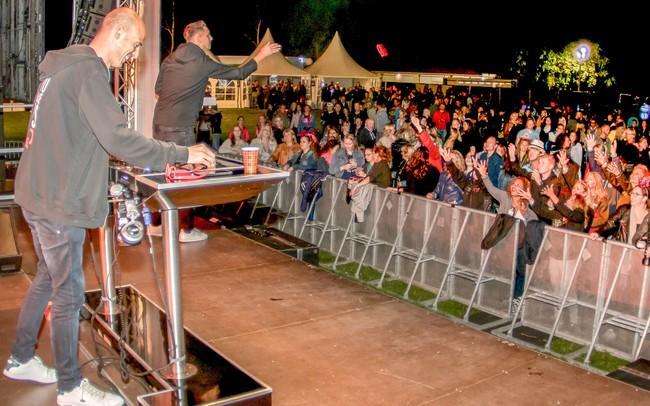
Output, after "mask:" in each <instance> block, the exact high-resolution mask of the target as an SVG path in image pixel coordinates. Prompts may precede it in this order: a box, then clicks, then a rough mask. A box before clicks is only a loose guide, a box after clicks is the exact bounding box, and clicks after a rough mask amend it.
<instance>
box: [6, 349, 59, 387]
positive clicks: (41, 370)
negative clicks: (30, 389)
mask: <svg viewBox="0 0 650 406" xmlns="http://www.w3.org/2000/svg"><path fill="white" fill-rule="evenodd" d="M2 373H3V374H4V375H5V376H6V377H7V378H11V379H16V380H19V381H33V382H38V383H54V382H56V371H55V370H54V368H49V367H47V366H45V364H43V360H41V359H40V358H39V357H38V356H37V355H34V357H32V359H30V360H29V361H27V362H25V363H24V364H21V363H20V362H18V361H16V359H15V358H14V357H13V356H10V357H9V359H8V360H7V365H6V366H5V369H4V371H2Z"/></svg>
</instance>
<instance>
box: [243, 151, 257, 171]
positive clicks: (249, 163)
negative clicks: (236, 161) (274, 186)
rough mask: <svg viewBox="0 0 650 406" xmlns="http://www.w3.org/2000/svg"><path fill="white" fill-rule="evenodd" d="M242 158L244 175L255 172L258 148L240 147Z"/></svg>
mask: <svg viewBox="0 0 650 406" xmlns="http://www.w3.org/2000/svg"><path fill="white" fill-rule="evenodd" d="M241 155H242V160H243V161H244V175H254V174H256V173H257V160H258V159H259V157H260V149H259V148H257V147H244V148H242V149H241Z"/></svg>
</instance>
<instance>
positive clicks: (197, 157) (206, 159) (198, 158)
mask: <svg viewBox="0 0 650 406" xmlns="http://www.w3.org/2000/svg"><path fill="white" fill-rule="evenodd" d="M187 150H188V154H187V163H189V164H203V165H205V166H207V167H208V168H214V167H215V165H216V163H217V161H216V158H215V155H214V152H212V150H210V148H208V147H207V146H206V145H205V144H196V145H192V146H191V147H188V148H187Z"/></svg>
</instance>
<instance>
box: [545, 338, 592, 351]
mask: <svg viewBox="0 0 650 406" xmlns="http://www.w3.org/2000/svg"><path fill="white" fill-rule="evenodd" d="M583 347H584V346H583V345H580V344H578V343H574V342H573V341H569V340H565V339H563V338H559V337H554V338H553V341H552V342H551V351H553V352H555V353H557V354H561V355H566V354H571V353H573V352H576V351H578V350H579V349H581V348H583Z"/></svg>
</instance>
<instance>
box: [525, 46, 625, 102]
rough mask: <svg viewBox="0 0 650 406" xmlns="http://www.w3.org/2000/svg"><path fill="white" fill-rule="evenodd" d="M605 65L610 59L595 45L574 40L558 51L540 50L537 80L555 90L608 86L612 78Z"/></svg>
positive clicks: (612, 80)
mask: <svg viewBox="0 0 650 406" xmlns="http://www.w3.org/2000/svg"><path fill="white" fill-rule="evenodd" d="M608 64H609V58H607V57H606V56H604V55H603V54H602V52H601V49H600V46H599V45H598V44H596V43H592V42H589V41H586V40H580V41H575V42H572V43H570V44H569V45H567V46H566V47H565V48H564V49H563V50H561V51H559V52H556V51H554V50H544V51H542V53H541V56H540V66H539V70H538V72H537V75H536V79H537V80H541V81H543V82H545V83H546V86H547V87H548V88H549V89H557V90H571V89H574V88H576V89H577V90H578V91H580V89H581V88H583V89H584V88H594V87H596V86H602V85H604V86H607V87H609V86H611V85H613V84H614V82H615V79H614V77H613V76H611V75H610V74H609V71H608V70H607V66H608ZM574 86H575V87H574Z"/></svg>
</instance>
